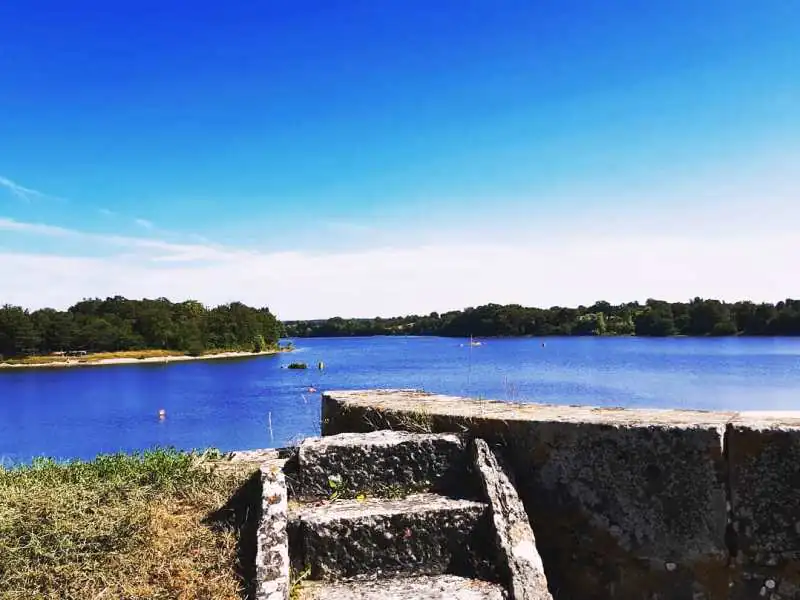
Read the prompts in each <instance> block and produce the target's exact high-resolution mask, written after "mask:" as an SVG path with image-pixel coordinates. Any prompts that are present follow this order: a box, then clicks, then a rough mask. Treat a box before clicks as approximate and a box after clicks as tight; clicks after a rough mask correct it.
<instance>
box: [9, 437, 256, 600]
mask: <svg viewBox="0 0 800 600" xmlns="http://www.w3.org/2000/svg"><path fill="white" fill-rule="evenodd" d="M216 465H217V462H216V461H215V460H214V459H213V457H210V456H209V455H208V454H203V455H201V454H186V453H179V452H175V451H168V450H158V451H152V452H147V453H144V454H141V455H134V456H126V455H113V456H102V457H98V458H97V459H96V460H94V461H91V462H81V463H70V464H57V463H55V462H52V461H39V462H36V463H34V464H33V465H32V466H28V467H17V468H14V469H11V470H3V469H0V599H2V600H23V599H24V600H33V599H41V600H44V599H47V600H51V599H52V600H56V599H58V600H73V599H74V600H78V599H80V600H86V599H95V598H96V599H98V600H99V599H114V600H134V599H137V600H139V599H144V598H148V599H150V598H152V599H161V598H163V599H167V598H169V599H180V600H183V599H185V600H189V599H195V598H214V599H215V600H216V599H219V600H239V599H241V598H242V589H243V586H244V583H243V577H242V575H241V573H242V568H243V567H242V565H240V564H239V562H240V561H239V559H238V558H237V542H238V540H239V528H240V527H241V526H242V525H241V523H239V524H238V525H237V524H236V523H237V517H236V515H234V512H235V511H234V510H233V509H232V508H231V509H225V508H223V507H225V506H226V504H228V503H229V501H230V499H231V498H232V497H233V496H234V494H235V493H236V491H237V490H239V489H240V488H241V486H242V485H243V483H244V482H245V481H246V480H248V479H249V478H250V477H251V475H252V473H253V470H254V467H253V465H252V464H248V463H243V464H241V465H239V466H238V468H234V469H231V468H224V469H220V468H216ZM256 468H257V467H256Z"/></svg>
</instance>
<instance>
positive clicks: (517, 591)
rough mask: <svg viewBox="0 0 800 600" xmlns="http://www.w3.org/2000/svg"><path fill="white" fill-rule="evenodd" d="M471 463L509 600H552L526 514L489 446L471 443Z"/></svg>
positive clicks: (478, 440)
mask: <svg viewBox="0 0 800 600" xmlns="http://www.w3.org/2000/svg"><path fill="white" fill-rule="evenodd" d="M472 450H473V460H474V462H475V467H476V470H477V472H478V474H479V479H480V481H481V483H482V485H483V490H484V493H485V494H486V498H487V500H488V502H489V511H490V513H491V515H492V521H493V522H494V529H495V540H496V543H497V549H498V552H497V554H496V556H497V560H498V561H499V562H500V565H499V566H500V567H501V572H503V573H504V574H505V583H506V586H507V587H508V589H509V591H510V593H511V594H510V595H511V598H512V600H552V598H553V597H552V596H551V595H550V592H549V591H548V589H547V577H546V576H545V573H544V566H543V564H542V558H541V557H540V556H539V551H538V550H537V549H536V539H535V538H534V535H533V530H532V529H531V526H530V523H529V522H528V514H527V513H526V512H525V507H524V506H523V504H522V500H520V498H519V496H518V495H517V490H516V489H515V488H514V484H513V483H512V481H511V479H510V478H509V477H508V475H507V474H506V472H505V470H504V469H503V468H502V467H501V466H500V464H499V462H498V460H497V457H495V455H494V452H492V449H491V448H489V445H488V444H487V443H486V442H485V441H484V440H481V439H476V440H474V442H473V447H472Z"/></svg>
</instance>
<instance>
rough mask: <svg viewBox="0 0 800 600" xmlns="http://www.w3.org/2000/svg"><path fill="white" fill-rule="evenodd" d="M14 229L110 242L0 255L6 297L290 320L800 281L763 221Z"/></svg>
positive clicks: (756, 289) (709, 291) (743, 293)
mask: <svg viewBox="0 0 800 600" xmlns="http://www.w3.org/2000/svg"><path fill="white" fill-rule="evenodd" d="M2 229H6V230H13V231H17V232H20V231H25V232H27V233H29V234H30V235H32V236H47V237H50V238H52V239H59V238H63V237H70V238H75V239H81V240H86V241H87V242H89V241H90V242H91V243H92V245H93V246H96V245H97V244H105V245H106V246H107V247H108V248H109V250H110V251H109V252H105V251H104V252H103V253H102V254H98V255H96V256H79V257H66V256H57V255H42V254H38V255H37V254H33V253H5V254H0V280H2V281H15V282H18V284H19V285H14V286H10V287H8V288H6V289H4V290H3V298H2V301H4V302H6V301H8V302H14V303H18V304H23V305H26V306H31V307H39V306H45V305H49V306H56V307H65V306H68V305H70V304H71V303H73V302H75V301H76V300H77V299H79V298H82V297H86V296H107V295H114V294H122V295H126V296H130V297H143V296H149V297H154V296H166V297H169V298H173V299H176V300H178V299H185V298H196V299H199V300H201V301H203V302H206V303H209V304H215V303H220V302H229V301H233V300H242V301H244V302H248V303H250V304H256V305H268V306H270V307H271V308H272V309H273V310H275V311H276V313H277V314H278V315H279V316H280V317H282V318H287V319H291V318H315V317H325V316H332V315H342V316H375V315H383V316H387V315H394V314H407V313H428V312H431V311H434V310H437V311H443V310H448V309H453V308H463V307H464V306H474V305H478V304H483V303H487V302H500V303H511V302H516V303H522V304H529V305H538V306H551V305H554V304H562V305H564V304H566V305H576V304H582V303H583V304H586V303H591V302H592V301H594V300H598V299H605V300H608V301H610V302H622V301H628V300H634V299H638V300H645V299H646V298H648V297H656V298H663V299H667V300H686V299H690V298H692V297H694V296H698V295H699V296H705V297H717V298H723V299H728V300H735V299H742V298H750V299H753V300H756V301H761V300H771V301H775V300H778V299H781V298H783V297H786V296H792V295H799V294H798V293H799V292H800V289H797V288H796V286H794V285H793V284H792V283H791V282H792V281H794V279H793V278H794V273H795V270H796V269H795V265H796V264H797V260H798V258H800V239H798V237H797V236H796V235H794V234H793V233H792V232H772V231H763V230H755V229H754V230H752V231H750V232H746V231H742V232H740V233H737V234H736V235H731V236H729V237H728V238H718V237H713V238H712V237H704V236H702V235H696V234H692V235H680V234H676V233H669V234H663V235H659V234H654V233H652V232H643V233H625V234H624V235H620V234H617V233H615V232H602V231H592V232H589V231H586V230H584V229H581V230H580V231H573V232H563V231H561V232H555V233H552V234H542V235H541V236H534V237H531V238H527V239H523V240H516V241H511V240H506V241H498V240H487V241H485V242H484V241H472V238H470V237H469V236H467V237H465V238H463V239H462V241H457V242H451V243H445V242H434V243H429V244H427V245H415V246H408V247H404V248H403V247H398V248H386V247H375V248H371V249H366V250H360V251H351V252H333V253H331V252H329V253H309V252H303V251H292V252H259V251H248V250H242V249H236V248H228V247H222V246H216V245H208V244H191V243H190V244H183V243H174V242H168V241H163V240H157V239H149V238H137V237H124V236H114V235H98V234H90V233H84V232H78V231H73V230H68V229H64V228H59V227H53V226H49V225H41V224H26V223H19V222H16V221H11V220H8V219H5V220H0V230H2ZM589 234H591V235H589ZM465 240H466V241H465ZM764 265H769V269H765V268H764Z"/></svg>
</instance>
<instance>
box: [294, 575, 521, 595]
mask: <svg viewBox="0 0 800 600" xmlns="http://www.w3.org/2000/svg"><path fill="white" fill-rule="evenodd" d="M297 596H298V600H346V599H350V598H359V599H360V600H505V598H506V597H507V596H506V594H505V590H504V589H503V587H502V586H500V585H497V584H494V583H489V582H487V581H480V580H477V579H466V578H463V577H457V576H455V575H439V576H436V577H410V578H408V579H404V578H396V579H377V580H373V581H357V582H337V583H320V582H308V583H305V584H303V586H302V588H301V589H300V592H299V593H298V594H297Z"/></svg>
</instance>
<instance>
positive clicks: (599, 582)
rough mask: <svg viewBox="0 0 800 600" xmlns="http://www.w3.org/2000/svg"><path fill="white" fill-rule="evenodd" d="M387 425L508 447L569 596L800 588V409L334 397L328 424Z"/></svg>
mask: <svg viewBox="0 0 800 600" xmlns="http://www.w3.org/2000/svg"><path fill="white" fill-rule="evenodd" d="M387 427H389V428H403V429H411V430H431V431H435V432H442V431H452V432H461V433H464V434H466V435H467V436H472V437H481V438H484V439H486V440H487V441H489V442H490V443H493V444H496V445H499V446H500V447H501V449H502V452H503V454H504V455H505V459H506V460H507V461H508V463H509V464H510V466H511V467H512V469H513V471H514V476H515V478H516V480H517V487H518V490H519V493H520V495H521V497H522V499H523V501H524V503H525V507H526V509H527V511H528V515H529V516H530V519H531V524H532V526H533V530H534V533H535V535H536V540H537V545H538V547H539V551H540V553H541V555H542V559H543V561H544V565H545V571H546V573H547V577H548V581H549V583H550V587H551V591H552V592H553V595H554V598H555V599H556V600H588V599H594V598H597V599H606V598H608V599H611V598H613V599H626V600H627V599H642V600H644V599H647V600H667V599H669V600H672V599H675V600H678V599H680V600H685V599H690V600H722V599H736V600H739V599H745V598H772V599H778V598H781V599H783V598H791V599H800V418H797V417H796V416H792V415H784V416H780V415H758V414H745V413H732V412H731V413H711V412H698V411H663V410H624V409H607V408H591V407H570V406H546V405H534V404H511V403H505V402H493V401H478V400H466V399H462V398H453V397H446V396H436V395H431V394H424V393H419V392H409V391H370V392H331V393H327V394H324V395H323V403H322V432H323V434H326V435H330V434H334V433H340V432H344V431H362V432H363V431H371V430H374V429H382V428H387Z"/></svg>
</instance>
